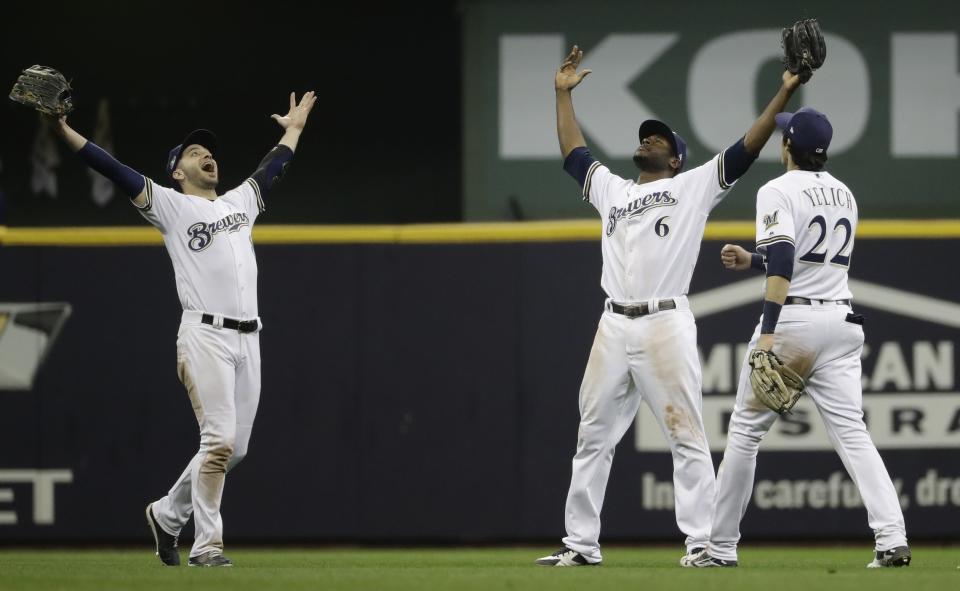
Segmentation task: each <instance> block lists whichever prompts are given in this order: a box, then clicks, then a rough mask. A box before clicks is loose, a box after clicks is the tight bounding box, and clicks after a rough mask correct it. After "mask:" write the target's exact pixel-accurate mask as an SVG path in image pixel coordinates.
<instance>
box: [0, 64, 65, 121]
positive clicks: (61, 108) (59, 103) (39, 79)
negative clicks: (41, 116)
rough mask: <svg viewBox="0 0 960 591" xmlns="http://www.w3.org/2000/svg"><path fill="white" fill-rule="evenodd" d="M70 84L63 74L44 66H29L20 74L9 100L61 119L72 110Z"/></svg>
mask: <svg viewBox="0 0 960 591" xmlns="http://www.w3.org/2000/svg"><path fill="white" fill-rule="evenodd" d="M71 90H73V89H72V88H70V83H69V82H67V79H66V78H64V77H63V74H61V73H60V72H58V71H56V70H54V69H53V68H48V67H46V66H31V67H29V68H27V69H26V70H24V71H23V74H20V77H19V78H17V82H16V83H15V84H14V85H13V90H11V91H10V100H12V101H15V102H18V103H20V104H22V105H27V106H28V107H33V108H34V109H36V110H37V111H40V112H41V113H46V114H47V115H53V116H55V117H62V116H64V115H66V114H67V113H69V112H70V111H72V110H73V99H72V98H71V97H70V91H71Z"/></svg>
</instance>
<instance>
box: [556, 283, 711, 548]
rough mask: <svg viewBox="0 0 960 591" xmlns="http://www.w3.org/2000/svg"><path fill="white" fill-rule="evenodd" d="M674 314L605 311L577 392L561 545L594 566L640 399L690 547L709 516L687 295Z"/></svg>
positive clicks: (703, 538)
mask: <svg viewBox="0 0 960 591" xmlns="http://www.w3.org/2000/svg"><path fill="white" fill-rule="evenodd" d="M675 300H676V302H677V304H678V305H677V309H676V310H665V311H662V312H656V313H654V314H649V315H647V316H642V317H639V318H633V319H630V318H627V317H626V316H622V315H619V314H615V313H613V312H611V311H609V310H608V311H605V312H604V313H603V316H601V318H600V325H599V327H598V329H597V335H596V338H595V339H594V342H593V349H592V350H591V352H590V360H589V361H588V362H587V368H586V370H585V372H584V376H583V383H582V385H581V387H580V430H579V434H578V438H577V453H576V455H575V456H574V457H573V474H572V477H571V479H570V490H569V493H568V494H567V504H566V512H565V524H566V530H567V536H566V537H565V538H563V543H564V545H566V546H567V547H568V548H571V549H572V550H575V551H577V552H579V553H580V554H582V555H583V556H584V557H585V558H586V559H587V560H588V561H590V562H599V561H600V560H601V554H600V542H599V538H600V511H601V509H602V508H603V497H604V493H605V492H606V487H607V479H608V478H609V476H610V466H611V465H612V462H613V454H614V450H615V448H616V445H617V443H618V442H619V441H620V439H621V438H622V437H623V435H624V433H626V431H627V429H628V428H629V427H630V425H631V424H632V423H633V422H634V420H635V418H636V415H637V410H638V409H639V408H640V401H641V400H644V401H646V403H647V405H648V406H649V407H650V410H652V411H653V414H654V416H655V417H656V419H657V422H658V423H659V425H660V428H661V430H662V431H663V434H664V437H666V438H667V441H668V442H669V444H670V451H671V453H672V454H673V481H674V493H675V501H676V514H677V525H678V526H679V527H680V531H682V532H683V533H685V534H686V535H687V539H686V544H687V547H688V548H693V547H696V546H704V545H705V544H706V542H707V540H708V537H709V534H710V517H711V515H712V513H713V500H714V485H715V481H714V472H713V461H712V459H711V457H710V450H709V447H708V445H707V438H706V435H705V434H704V428H703V418H702V393H701V373H700V359H699V357H698V354H697V326H696V323H695V321H694V318H693V314H692V313H691V312H690V307H689V304H688V303H687V299H686V298H685V297H680V298H675Z"/></svg>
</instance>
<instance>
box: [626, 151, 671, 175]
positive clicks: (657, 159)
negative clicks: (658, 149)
mask: <svg viewBox="0 0 960 591" xmlns="http://www.w3.org/2000/svg"><path fill="white" fill-rule="evenodd" d="M671 158H673V156H670V155H669V154H652V153H650V152H647V153H645V154H638V153H635V154H634V155H633V164H634V165H635V166H636V167H637V168H638V169H640V170H642V171H643V172H663V171H669V170H670V159H671Z"/></svg>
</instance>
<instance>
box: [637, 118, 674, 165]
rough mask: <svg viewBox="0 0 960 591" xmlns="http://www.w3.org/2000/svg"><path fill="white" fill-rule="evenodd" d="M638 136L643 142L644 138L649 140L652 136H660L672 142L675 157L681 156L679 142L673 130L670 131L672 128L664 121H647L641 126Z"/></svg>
mask: <svg viewBox="0 0 960 591" xmlns="http://www.w3.org/2000/svg"><path fill="white" fill-rule="evenodd" d="M637 135H639V136H640V141H641V142H642V141H643V139H644V138H648V137H650V136H651V135H659V136H663V137H664V138H666V140H667V141H668V142H670V147H671V148H673V155H674V156H679V155H680V154H678V153H677V140H676V138H675V137H674V136H673V130H672V129H670V126H669V125H667V124H666V123H664V122H663V121H657V120H656V119H647V120H646V121H644V122H643V123H641V124H640V129H639V131H638V132H637Z"/></svg>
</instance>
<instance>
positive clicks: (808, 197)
mask: <svg viewBox="0 0 960 591" xmlns="http://www.w3.org/2000/svg"><path fill="white" fill-rule="evenodd" d="M857 219H858V216H857V202H856V199H854V197H853V193H851V192H850V189H848V188H847V186H846V185H845V184H843V183H842V182H840V181H839V180H837V179H836V178H834V177H833V175H831V174H830V173H828V172H822V171H821V172H812V171H806V170H791V171H789V172H787V173H786V174H784V175H782V176H779V177H777V178H775V179H773V180H772V181H770V182H769V183H767V184H766V185H764V186H763V187H761V188H760V191H759V192H758V193H757V251H758V252H759V253H760V254H764V255H765V254H766V250H767V246H769V245H771V244H773V243H775V242H789V243H791V244H793V245H794V247H795V248H796V259H795V260H796V263H795V264H794V267H793V279H791V281H790V292H789V294H788V295H791V296H800V297H805V298H810V299H821V300H842V299H848V298H850V297H851V294H850V289H849V288H848V287H847V271H848V270H849V268H850V258H851V256H852V254H853V242H854V236H855V235H856V233H857Z"/></svg>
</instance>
